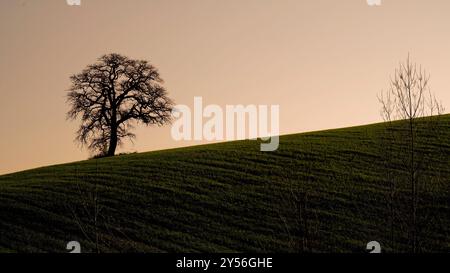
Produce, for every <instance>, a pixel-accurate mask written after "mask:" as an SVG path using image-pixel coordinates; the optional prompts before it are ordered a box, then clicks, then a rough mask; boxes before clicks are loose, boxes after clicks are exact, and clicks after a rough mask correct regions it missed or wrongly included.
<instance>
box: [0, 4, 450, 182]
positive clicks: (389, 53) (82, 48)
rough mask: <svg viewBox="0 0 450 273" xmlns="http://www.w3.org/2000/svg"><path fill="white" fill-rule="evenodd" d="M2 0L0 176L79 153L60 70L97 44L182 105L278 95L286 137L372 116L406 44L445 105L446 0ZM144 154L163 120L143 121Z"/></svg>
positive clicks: (92, 55)
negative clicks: (161, 83) (375, 2)
mask: <svg viewBox="0 0 450 273" xmlns="http://www.w3.org/2000/svg"><path fill="white" fill-rule="evenodd" d="M65 2H66V1H65V0H1V2H0V37H1V40H0V92H1V99H0V124H1V127H0V128H1V139H0V140H1V141H0V174H4V173H9V172H13V171H18V170H23V169H28V168H34V167H38V166H45V165H50V164H57V163H64V162H70V161H75V160H83V159H86V158H87V157H88V155H89V153H88V151H86V150H80V148H79V147H77V145H76V144H75V143H74V142H73V139H74V137H75V134H74V132H75V131H76V129H77V126H78V125H79V123H78V122H68V121H66V120H65V114H66V112H67V110H68V109H69V107H68V105H67V104H66V103H65V95H66V90H67V89H68V87H69V86H70V81H69V76H70V75H71V74H74V73H77V72H80V71H81V70H82V69H83V68H84V67H85V66H86V65H88V64H91V63H93V62H95V61H96V59H97V58H98V57H100V56H101V55H102V54H105V53H112V52H116V53H120V54H124V55H127V56H129V57H131V58H139V59H147V60H150V61H151V62H152V64H154V65H155V66H156V67H157V68H158V69H159V70H160V73H161V75H162V77H163V79H164V80H165V82H166V83H165V87H166V88H167V90H168V91H169V95H170V96H171V97H172V98H173V99H174V100H175V102H176V103H178V104H187V105H192V103H193V97H194V96H202V97H203V101H204V104H219V105H225V104H279V105H280V130H281V133H282V134H287V133H295V132H304V131H311V130H318V129H327V128H336V127H344V126H350V125H358V124H366V123H372V122H377V121H380V119H381V118H380V116H379V104H378V101H377V98H376V95H377V93H379V92H380V91H381V90H382V89H383V88H386V87H387V85H388V80H389V76H390V75H391V74H392V72H393V71H394V69H395V68H396V67H397V65H398V62H399V61H402V60H404V59H405V58H406V57H407V55H408V52H409V53H410V54H411V57H412V58H413V60H414V61H416V62H418V63H420V64H422V65H423V66H424V67H425V68H426V69H427V71H428V72H429V73H430V74H431V88H432V90H433V91H434V92H435V94H436V95H437V97H438V98H440V99H441V100H442V102H443V104H444V105H445V106H447V108H448V107H449V106H450V92H448V89H449V86H450V84H449V83H448V78H449V76H450V63H449V61H450V16H449V13H450V1H448V0H431V1H426V0H383V1H382V5H381V6H380V7H369V6H368V5H367V3H366V0H342V1H336V0H308V1H301V0H178V1H175V0H158V1H156V0H155V1H152V0H130V1H123V0H82V5H81V7H71V6H68V5H66V3H65ZM136 133H137V139H136V141H135V144H134V145H132V144H128V145H126V146H124V147H123V148H122V149H121V150H120V151H139V152H143V151H150V150H156V149H164V148H170V147H178V146H186V145H193V144H199V143H198V142H175V141H173V140H172V138H171V135H170V126H166V127H162V128H158V127H139V128H138V130H136Z"/></svg>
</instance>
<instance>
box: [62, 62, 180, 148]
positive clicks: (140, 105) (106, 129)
mask: <svg viewBox="0 0 450 273" xmlns="http://www.w3.org/2000/svg"><path fill="white" fill-rule="evenodd" d="M71 81H72V86H71V87H70V89H69V92H68V95H67V102H68V103H69V104H70V105H71V109H70V111H69V112H68V113H67V117H68V119H71V120H74V119H76V118H77V117H78V116H81V121H82V123H81V126H80V128H79V130H78V131H77V137H76V140H77V141H79V142H80V143H81V144H82V145H87V146H88V149H90V150H92V151H98V152H100V153H101V155H107V156H114V154H115V151H116V148H117V145H118V144H119V145H120V144H121V143H122V139H124V138H130V139H132V138H134V137H135V135H134V134H133V133H132V132H131V130H132V129H133V128H134V125H135V124H136V123H142V124H145V125H154V124H156V125H163V124H165V123H167V122H170V120H171V111H172V106H173V102H172V100H171V99H169V98H168V97H167V91H166V90H165V88H164V87H163V86H162V85H161V84H162V83H163V80H162V79H161V77H160V76H159V72H158V70H157V69H156V68H155V67H154V66H152V65H151V64H150V63H148V62H147V61H145V60H133V59H129V58H127V57H125V56H122V55H119V54H108V55H104V56H102V57H100V58H99V59H98V62H97V63H95V64H92V65H89V66H87V68H85V69H84V70H83V71H82V72H81V73H79V74H76V75H73V76H72V77H71Z"/></svg>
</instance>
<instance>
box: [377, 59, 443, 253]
mask: <svg viewBox="0 0 450 273" xmlns="http://www.w3.org/2000/svg"><path fill="white" fill-rule="evenodd" d="M429 79H430V76H429V75H428V74H427V73H426V72H425V70H424V69H422V67H420V66H419V67H418V66H417V65H416V64H414V63H413V62H412V61H411V59H410V57H409V55H408V58H407V60H406V61H405V62H404V63H400V65H399V68H398V69H396V71H395V74H394V76H393V78H391V82H390V87H389V89H388V90H387V91H386V92H384V93H383V92H382V93H381V94H380V96H379V97H378V99H379V101H380V103H381V105H382V109H381V116H382V117H383V119H384V121H385V122H386V123H385V126H386V128H385V130H386V132H389V134H387V135H386V136H385V138H386V139H387V141H386V143H384V144H383V147H384V149H386V151H385V153H384V157H385V167H386V169H387V171H386V172H385V175H386V176H387V178H386V179H387V180H388V182H389V185H390V197H389V199H388V200H389V206H390V210H391V216H390V217H391V237H392V238H391V241H392V242H391V243H392V244H393V243H394V242H393V241H394V239H393V236H394V228H395V227H394V222H395V220H394V219H393V218H394V217H395V216H394V215H395V211H394V210H395V198H396V196H395V195H396V193H397V191H398V189H397V187H398V185H397V179H398V177H395V176H396V175H395V174H394V173H393V171H392V170H391V168H390V167H389V166H390V165H391V164H393V158H394V151H393V145H394V144H393V143H395V142H398V141H400V140H401V141H404V142H405V143H406V147H405V149H404V150H403V151H402V152H400V153H399V155H398V156H399V157H400V159H401V162H402V163H403V164H402V165H403V168H402V169H403V171H404V172H405V173H406V174H407V180H408V184H409V187H410V194H411V198H410V224H409V229H410V243H411V250H412V252H413V253H416V252H418V219H417V218H418V215H417V211H418V202H419V190H418V186H419V182H420V177H421V176H422V173H423V172H424V171H425V166H424V165H426V163H425V162H427V161H429V160H428V159H429V158H426V155H425V154H424V152H423V151H422V150H421V149H420V148H419V143H420V142H423V141H424V140H423V139H422V140H419V138H420V135H419V131H420V130H429V131H430V132H431V133H433V132H434V131H432V129H433V125H434V123H435V120H434V119H433V116H435V115H437V116H438V117H439V116H440V115H442V113H443V111H444V108H443V106H442V104H441V103H440V102H439V101H438V100H437V99H436V97H435V96H434V95H433V94H432V93H431V92H430V90H429ZM427 116H429V118H428V119H425V117H427ZM396 119H399V120H404V121H405V123H403V124H404V125H405V126H406V127H405V128H403V129H402V130H398V128H396V126H394V124H393V122H392V121H393V120H396ZM424 126H426V128H424ZM397 127H398V126H397ZM394 132H400V135H395V136H394ZM434 133H436V134H437V132H434ZM427 164H430V163H427ZM422 186H423V185H422Z"/></svg>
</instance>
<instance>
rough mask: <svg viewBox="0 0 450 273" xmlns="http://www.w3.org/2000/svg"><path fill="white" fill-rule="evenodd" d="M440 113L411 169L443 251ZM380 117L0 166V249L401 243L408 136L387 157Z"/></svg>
mask: <svg viewBox="0 0 450 273" xmlns="http://www.w3.org/2000/svg"><path fill="white" fill-rule="evenodd" d="M397 125H398V126H400V123H397ZM438 125H439V131H440V132H441V133H442V134H440V135H439V137H436V135H435V134H431V133H430V131H429V130H422V131H420V132H419V134H420V136H421V138H420V139H421V146H420V149H421V150H422V151H423V153H424V154H426V155H427V157H426V161H424V165H426V166H427V167H428V166H432V167H428V168H427V170H426V171H425V172H424V173H421V174H420V176H419V179H420V180H419V181H420V183H421V184H420V185H421V188H420V189H421V190H420V193H419V199H420V202H419V209H418V215H419V221H418V222H419V223H420V226H419V227H418V237H419V239H418V241H419V244H420V248H419V249H420V251H424V252H449V251H450V181H449V178H450V159H449V156H448V155H449V154H450V116H445V117H444V118H443V120H441V121H440V122H439V124H438ZM384 129H385V127H384V124H374V125H368V126H360V127H352V128H345V129H338V130H328V131H321V132H313V133H305V134H296V135H287V136H282V137H281V138H280V147H279V150H278V151H276V152H260V151H259V143H258V142H257V141H236V142H228V143H220V144H211V145H203V146H194V147H189V148H181V149H173V150H165V151H156V152H148V153H140V154H130V155H123V156H116V157H113V158H101V159H94V160H87V161H82V162H75V163H71V164H65V165H57V166H51V167H45V168H39V169H34V170H30V171H24V172H20V173H15V174H10V175H4V176H0V252H66V249H65V247H66V243H67V242H68V241H73V240H76V241H79V242H80V243H81V245H82V251H83V252H95V251H101V252H123V251H127V252H134V251H139V252H302V251H312V252H365V251H366V250H365V248H366V244H367V243H368V242H369V241H373V240H375V241H378V242H380V243H381V245H382V248H383V251H385V252H389V251H395V252H407V251H409V250H410V249H409V243H408V230H409V229H408V221H409V205H408V204H409V198H410V191H409V186H408V184H407V178H408V177H407V174H406V173H404V172H403V171H402V167H401V166H402V163H404V162H405V159H404V155H405V153H404V148H405V147H406V146H405V145H406V142H405V141H404V138H396V142H394V146H393V151H395V152H393V153H392V154H394V156H393V157H392V159H391V161H389V162H388V164H386V160H385V159H386V156H384V155H385V151H386V149H387V147H391V146H390V145H388V144H386V143H387V141H386V139H385V138H384V136H386V134H385V133H384V132H385V130H384ZM386 165H387V166H389V169H387V168H386ZM391 172H392V173H394V174H395V175H394V177H395V181H396V187H395V194H394V195H391V193H392V192H393V191H391V190H390V186H391V185H392V184H391V183H390V182H389V181H391V180H389V178H388V177H389V176H388V174H389V173H391ZM391 196H393V198H392V199H390V198H391ZM389 200H395V201H392V202H390V201H389ZM391 204H393V206H391ZM391 208H393V209H392V210H391ZM392 215H393V216H392ZM392 227H393V228H392Z"/></svg>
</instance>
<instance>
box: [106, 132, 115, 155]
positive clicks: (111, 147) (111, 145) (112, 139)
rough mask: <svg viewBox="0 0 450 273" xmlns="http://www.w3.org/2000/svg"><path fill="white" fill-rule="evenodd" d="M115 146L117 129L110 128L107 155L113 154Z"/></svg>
mask: <svg viewBox="0 0 450 273" xmlns="http://www.w3.org/2000/svg"><path fill="white" fill-rule="evenodd" d="M116 148H117V129H115V128H112V129H111V137H110V140H109V148H108V154H107V156H114V154H115V153H116Z"/></svg>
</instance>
